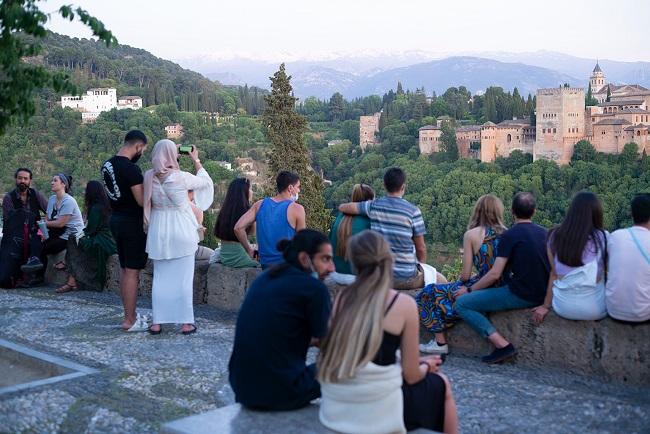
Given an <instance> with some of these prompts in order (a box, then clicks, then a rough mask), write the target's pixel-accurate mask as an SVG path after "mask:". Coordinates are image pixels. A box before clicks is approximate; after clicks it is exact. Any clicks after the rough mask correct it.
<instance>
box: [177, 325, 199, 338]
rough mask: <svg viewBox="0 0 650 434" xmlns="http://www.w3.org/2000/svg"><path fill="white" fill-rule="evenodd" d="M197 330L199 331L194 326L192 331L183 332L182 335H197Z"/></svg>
mask: <svg viewBox="0 0 650 434" xmlns="http://www.w3.org/2000/svg"><path fill="white" fill-rule="evenodd" d="M196 330H197V328H196V326H195V325H194V324H192V330H183V331H181V333H183V334H184V335H191V334H192V333H196Z"/></svg>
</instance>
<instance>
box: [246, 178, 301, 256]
mask: <svg viewBox="0 0 650 434" xmlns="http://www.w3.org/2000/svg"><path fill="white" fill-rule="evenodd" d="M275 183H276V187H277V189H278V194H276V195H275V196H274V197H266V198H264V199H261V200H258V201H257V202H255V204H254V205H253V206H252V207H251V208H250V209H249V210H248V211H246V213H244V215H242V216H241V217H240V218H239V220H238V221H237V223H236V224H235V229H234V231H235V235H236V236H237V239H238V240H239V242H240V243H241V245H242V246H244V249H245V250H246V252H247V253H248V254H249V255H250V257H251V258H253V259H257V258H256V257H255V252H254V250H253V248H252V247H251V245H250V244H249V243H248V235H247V232H246V231H247V230H248V228H249V227H250V226H251V225H253V224H254V223H255V224H256V229H255V236H256V238H257V245H258V249H259V261H260V264H261V265H262V268H263V269H265V268H268V267H270V266H271V265H275V264H279V263H282V262H283V260H282V252H280V251H278V249H277V247H276V246H277V243H278V241H280V240H282V239H291V238H293V236H294V235H295V234H296V232H298V231H299V230H301V229H304V228H305V227H306V223H305V208H303V206H302V205H300V204H298V203H296V201H297V200H298V193H300V178H299V177H298V175H297V174H296V173H293V172H287V171H282V172H280V173H278V176H277V177H276V179H275Z"/></svg>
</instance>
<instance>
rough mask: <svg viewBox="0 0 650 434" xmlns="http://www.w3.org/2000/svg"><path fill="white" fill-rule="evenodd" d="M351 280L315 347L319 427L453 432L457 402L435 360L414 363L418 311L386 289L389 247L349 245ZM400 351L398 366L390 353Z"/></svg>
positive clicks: (360, 240)
mask: <svg viewBox="0 0 650 434" xmlns="http://www.w3.org/2000/svg"><path fill="white" fill-rule="evenodd" d="M348 248H349V250H350V252H349V257H350V259H351V260H352V265H353V266H354V269H355V270H356V271H357V280H356V281H355V282H354V283H353V284H352V285H350V286H348V287H347V288H345V289H344V290H342V291H340V292H339V293H338V295H337V296H336V299H335V301H334V306H333V308H332V316H331V319H330V328H329V332H328V333H327V335H326V337H325V339H324V340H323V342H322V343H321V351H320V354H319V356H318V370H317V378H318V380H319V381H320V383H321V393H322V402H321V405H320V415H319V416H320V421H321V422H322V423H323V425H325V426H326V427H328V428H330V429H332V430H334V431H336V432H343V433H355V434H356V433H388V432H390V433H397V432H399V433H404V432H406V430H407V429H408V430H412V429H416V428H427V429H430V430H435V431H444V432H446V433H456V432H458V416H457V414H456V403H455V401H454V397H453V394H452V392H451V385H450V383H449V380H448V379H447V377H445V376H444V375H442V374H441V373H440V372H439V371H440V368H439V366H440V363H441V359H440V357H438V356H429V357H427V358H420V355H419V352H418V340H419V329H420V327H419V323H418V312H417V306H416V304H415V302H414V300H413V299H412V298H411V297H409V296H408V295H401V296H400V293H399V292H398V291H395V290H394V289H391V288H390V286H391V282H392V280H393V279H392V276H393V257H392V255H391V252H390V248H389V247H388V242H387V241H386V240H385V239H384V237H382V236H381V235H380V234H379V233H377V232H373V231H370V230H367V231H363V232H361V233H360V234H358V235H355V236H354V237H352V239H351V240H350V243H349V246H348ZM398 349H400V350H401V361H398V359H397V356H396V352H397V350H398Z"/></svg>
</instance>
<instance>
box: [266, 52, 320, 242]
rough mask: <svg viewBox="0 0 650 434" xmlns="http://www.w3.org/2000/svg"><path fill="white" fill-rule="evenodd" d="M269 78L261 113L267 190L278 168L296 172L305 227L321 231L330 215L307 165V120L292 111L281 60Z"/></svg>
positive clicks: (287, 84)
mask: <svg viewBox="0 0 650 434" xmlns="http://www.w3.org/2000/svg"><path fill="white" fill-rule="evenodd" d="M270 79H271V94H270V95H267V96H265V97H264V100H265V101H266V109H265V110H264V114H263V115H262V121H263V124H264V125H266V138H267V139H268V141H269V142H270V143H271V151H270V157H269V168H270V171H271V173H270V176H271V178H270V179H269V188H268V190H269V191H271V190H273V189H274V186H275V176H276V175H277V173H278V172H280V171H281V170H290V171H292V172H296V173H297V174H298V175H299V176H300V190H301V192H300V199H299V202H300V204H301V205H303V206H304V207H305V213H306V215H307V227H310V228H314V229H318V230H321V231H323V232H325V231H327V230H328V229H329V226H330V222H331V216H330V213H329V212H328V210H327V209H325V199H324V198H323V180H322V179H321V177H320V176H319V175H317V174H316V173H315V172H314V170H313V169H312V168H311V161H310V160H311V157H310V155H309V151H308V150H307V147H306V146H305V141H304V135H305V132H306V131H307V119H306V118H305V117H304V116H301V115H299V114H298V113H296V112H295V110H294V107H295V104H296V98H295V97H294V96H293V95H292V87H291V83H290V80H291V76H287V74H286V72H285V69H284V63H283V64H281V65H280V69H279V70H278V71H277V72H276V73H275V74H273V77H270Z"/></svg>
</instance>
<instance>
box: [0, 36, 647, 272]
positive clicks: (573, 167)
mask: <svg viewBox="0 0 650 434" xmlns="http://www.w3.org/2000/svg"><path fill="white" fill-rule="evenodd" d="M44 47H45V52H44V54H43V55H42V56H41V57H40V58H39V59H35V60H34V61H39V62H42V64H43V65H47V67H48V68H52V69H53V70H57V71H65V72H67V73H69V74H70V75H71V77H72V78H73V80H74V82H75V83H76V84H77V85H78V86H79V87H80V88H82V89H85V88H88V87H93V86H114V87H116V88H117V89H118V95H120V96H121V95H125V94H130V95H140V96H142V97H143V98H144V99H145V103H146V104H147V105H148V106H147V107H145V108H143V109H140V110H130V109H126V110H111V111H109V112H104V113H102V114H101V115H100V116H99V117H98V119H97V121H96V122H95V123H93V124H82V123H81V114H80V113H79V112H75V111H73V110H71V109H62V108H61V107H59V106H57V104H56V102H57V101H58V97H59V95H58V94H57V93H56V92H54V91H53V90H44V91H42V92H41V93H40V94H39V98H37V99H36V114H35V116H33V117H32V118H31V121H30V122H29V123H28V124H27V125H25V126H22V127H20V126H14V127H10V128H9V129H8V130H7V131H6V133H5V134H4V135H2V136H0V148H1V149H2V150H3V158H2V160H0V170H1V171H2V172H1V173H2V174H3V176H2V179H0V189H1V190H2V191H5V192H6V191H8V190H10V189H11V188H13V178H12V175H13V172H14V170H15V168H16V167H20V166H25V165H27V166H30V167H32V168H33V169H34V172H35V183H36V185H37V186H38V187H39V188H41V189H42V190H44V191H45V192H47V191H49V186H48V182H49V179H50V177H51V176H52V175H53V174H54V173H57V172H59V171H65V172H68V173H70V174H72V176H73V177H74V178H75V179H76V180H77V188H76V189H75V192H74V193H75V194H76V195H79V194H80V193H81V191H82V188H83V187H82V186H83V185H85V182H87V181H88V180H90V179H96V178H97V177H98V168H99V166H100V164H101V162H102V161H104V160H105V159H106V158H108V157H110V155H112V154H113V153H114V152H115V150H116V149H117V148H118V146H119V144H120V142H121V140H122V138H123V136H124V134H125V133H126V131H128V130H129V129H132V128H138V129H141V130H143V131H144V132H145V134H147V136H148V137H149V138H150V140H151V142H152V143H154V142H155V141H157V140H159V139H161V138H164V137H165V131H164V127H165V126H166V125H168V124H170V123H176V122H178V123H181V124H182V125H183V128H184V137H183V139H182V140H180V141H181V142H182V143H195V144H197V145H198V146H199V148H200V149H201V152H202V154H201V158H202V160H203V161H204V162H205V163H204V164H205V166H206V169H207V170H208V172H210V174H211V175H212V177H213V179H214V180H215V181H216V182H217V183H218V184H220V186H221V187H219V188H218V189H217V191H218V196H217V202H218V201H219V200H221V197H222V196H221V195H222V194H223V191H222V190H223V188H222V187H223V186H225V184H226V183H227V182H228V181H229V180H230V179H232V178H233V177H234V176H237V172H236V171H233V172H231V171H228V170H226V169H224V168H222V167H221V166H220V165H219V164H217V161H221V160H224V161H228V162H231V163H233V162H234V161H235V159H236V158H238V157H250V158H253V159H254V160H256V161H258V162H264V163H266V162H268V161H269V158H270V157H271V156H272V152H276V157H279V158H275V160H273V161H275V163H276V164H273V168H276V166H277V167H280V166H278V164H280V163H282V145H283V141H282V134H279V135H278V134H275V135H274V134H269V130H268V126H269V125H271V123H272V121H273V120H279V121H278V122H279V123H278V125H280V126H281V125H283V122H284V121H283V120H282V119H292V122H294V121H295V125H297V126H298V127H299V128H296V129H295V131H298V132H299V134H298V135H292V136H291V142H292V143H293V144H295V145H296V146H298V145H300V146H302V145H301V140H300V137H299V136H300V135H302V136H303V138H304V143H305V144H306V149H307V151H308V152H309V154H310V156H311V167H312V168H313V169H314V171H315V173H318V174H321V175H322V177H323V178H324V179H326V180H328V181H331V183H330V182H328V183H327V186H326V187H324V188H323V189H321V188H320V187H319V188H316V189H314V190H313V191H315V192H319V193H318V195H320V191H323V196H324V201H325V208H326V209H327V210H331V211H332V212H333V211H334V210H335V208H336V206H337V205H338V204H339V203H341V202H344V201H347V200H349V194H350V191H351V189H352V185H353V184H354V183H357V182H364V183H367V184H370V185H372V186H373V187H374V188H375V190H376V191H377V192H378V194H382V192H383V186H382V175H383V172H384V170H385V168H386V167H389V166H393V165H397V166H401V167H403V168H404V169H405V170H406V172H407V174H408V181H407V196H406V198H407V199H408V200H410V201H412V202H413V203H416V204H417V205H418V206H420V208H421V209H422V212H423V215H424V219H425V222H426V225H427V231H428V234H427V241H428V243H429V245H430V246H434V247H432V248H433V249H434V253H439V252H453V251H456V252H457V250H456V249H457V248H458V246H460V243H461V237H462V233H463V232H464V230H465V226H466V222H467V220H468V218H469V214H470V212H471V208H472V205H473V203H474V202H475V201H476V199H477V198H478V197H479V196H480V195H482V194H485V193H490V192H491V193H494V194H496V195H498V196H499V197H501V198H502V200H503V201H504V204H505V205H506V208H507V207H508V204H509V201H510V199H511V197H512V195H513V194H514V193H515V192H517V191H520V190H528V191H532V192H533V193H534V194H535V195H536V196H537V198H538V205H539V212H538V215H537V216H536V221H537V222H539V223H540V224H542V225H545V226H551V225H553V224H556V223H558V222H559V221H560V220H561V219H562V217H563V215H564V212H565V210H566V207H567V206H568V203H569V201H570V199H571V196H572V195H573V194H575V193H576V192H578V191H580V190H583V189H588V190H591V191H594V192H595V193H597V194H599V195H600V196H601V198H602V200H603V203H604V207H605V223H606V226H607V228H608V229H609V230H614V229H616V228H619V227H622V226H625V225H627V224H629V223H630V218H629V215H628V205H629V201H630V199H631V197H632V196H633V195H634V194H635V193H637V192H641V191H649V190H650V160H649V159H648V157H647V156H645V155H644V156H642V158H640V159H639V156H638V154H637V150H636V148H635V145H633V144H628V145H627V146H626V148H625V150H624V152H623V153H622V154H621V155H601V154H598V153H596V152H595V150H594V148H593V146H591V145H590V144H589V143H588V142H582V143H579V144H578V145H576V152H575V155H574V160H573V161H572V162H571V164H570V165H567V166H558V165H557V164H556V163H554V162H550V161H545V160H540V161H535V162H533V161H532V156H531V155H528V154H522V153H521V152H513V153H512V155H511V156H510V157H508V158H499V159H497V161H496V162H494V163H481V162H480V161H477V160H471V159H459V158H458V149H457V147H456V143H455V135H454V131H453V126H454V125H464V124H469V123H482V122H486V121H488V120H489V121H492V122H500V121H502V120H504V119H509V118H512V117H527V116H530V117H531V120H532V122H534V121H535V119H534V107H535V98H534V97H533V96H531V95H527V96H525V97H524V96H523V95H520V94H519V92H518V90H517V89H513V90H512V92H510V91H507V90H504V89H502V88H500V87H490V88H488V89H487V91H486V92H485V93H484V94H482V95H471V94H470V93H469V92H468V90H467V89H466V88H464V87H462V86H459V87H452V88H449V89H447V91H445V92H444V93H442V94H441V95H435V94H433V95H430V96H427V95H426V92H425V90H424V89H416V90H415V91H412V90H408V89H406V90H405V89H404V88H403V87H402V85H401V84H399V83H398V85H397V88H396V89H395V90H390V91H388V92H387V93H385V94H384V95H370V96H366V97H363V98H355V99H352V100H346V99H345V98H343V96H342V95H341V94H336V93H335V94H334V95H332V97H331V98H329V99H328V100H319V99H317V98H307V99H306V100H305V101H298V104H297V105H295V107H294V102H293V101H294V99H293V98H292V97H291V94H290V92H289V93H286V92H285V94H286V95H284V96H283V98H284V99H286V100H287V101H288V102H289V103H288V104H284V105H282V107H281V109H282V110H280V111H277V113H276V115H277V116H279V117H277V119H276V115H273V114H272V112H268V113H267V118H266V120H265V121H264V122H263V121H262V119H263V118H262V116H261V115H262V114H263V113H264V110H265V109H266V108H267V105H266V102H265V101H264V96H265V95H267V96H268V95H269V94H268V92H265V91H261V90H259V89H256V88H249V87H226V86H221V85H220V84H219V83H214V82H210V81H209V80H207V79H205V78H203V77H202V76H200V75H199V74H196V73H194V72H192V71H187V70H183V69H182V68H180V67H179V66H177V65H175V64H173V63H172V62H167V61H165V60H162V59H158V58H156V57H155V56H153V55H151V54H149V53H147V52H146V51H144V50H139V49H135V48H131V47H127V46H119V47H114V48H106V47H105V45H102V44H99V43H96V42H93V41H88V40H79V39H73V38H67V37H63V36H59V35H53V34H50V35H48V37H47V38H46V42H45V44H44ZM283 80H284V78H283ZM288 80H289V77H286V81H288ZM287 98H288V99H287ZM269 101H272V100H269ZM278 107H280V106H278ZM215 108H216V110H217V111H219V112H220V113H221V114H222V115H223V114H225V115H228V116H225V117H223V116H222V117H220V119H219V120H217V119H215V118H214V117H211V116H207V115H206V113H203V112H206V111H210V110H213V109H215ZM292 108H293V109H294V110H295V112H297V114H298V115H301V116H304V118H306V120H307V123H306V124H304V123H303V122H302V121H299V118H300V119H302V117H301V116H298V117H294V116H293V115H292V114H291V113H295V112H293V111H292ZM379 111H382V116H381V121H380V128H381V131H380V141H381V145H378V146H376V147H371V148H369V149H367V150H366V152H365V153H364V152H362V151H361V148H360V147H359V116H361V115H369V114H373V113H376V112H379ZM442 116H448V117H449V118H451V123H449V124H447V123H445V124H444V125H445V128H444V131H443V138H442V140H443V145H442V148H443V150H444V152H440V153H438V154H435V155H432V156H423V155H420V154H419V149H418V146H417V137H418V129H419V128H420V127H422V126H424V125H427V124H434V123H435V122H436V120H437V119H439V118H440V117H442ZM292 134H293V133H292ZM272 144H273V145H272ZM274 149H275V151H273V150H274ZM149 152H150V151H149ZM149 152H147V155H145V157H144V158H143V160H142V163H141V165H142V167H143V168H144V169H147V168H148V166H149V162H148V160H149V158H148V156H149ZM277 152H280V154H277ZM181 163H182V165H184V166H187V168H189V165H188V161H185V160H183V159H182V160H181ZM296 164H297V165H299V166H300V167H303V166H304V161H303V160H300V161H297V162H296ZM313 173H314V172H310V175H309V176H311V174H313ZM261 193H262V191H258V192H257V194H258V195H259V194H261ZM310 203H313V204H314V206H316V207H317V208H319V209H322V208H321V207H322V205H321V204H322V201H321V200H316V199H314V201H313V202H310ZM307 212H308V213H309V212H310V209H309V208H308V209H307ZM317 214H318V215H319V218H318V220H319V221H325V220H327V217H326V216H323V215H322V213H320V212H318V213H317ZM507 220H508V222H510V217H509V216H508V217H507ZM432 257H433V258H434V259H433V260H434V262H435V261H436V260H438V259H436V258H437V257H439V255H435V254H434V255H433V256H432Z"/></svg>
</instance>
